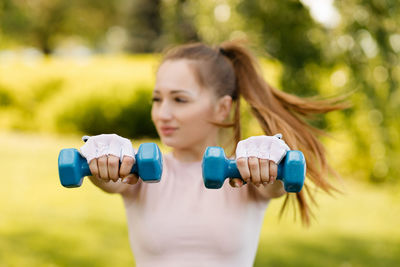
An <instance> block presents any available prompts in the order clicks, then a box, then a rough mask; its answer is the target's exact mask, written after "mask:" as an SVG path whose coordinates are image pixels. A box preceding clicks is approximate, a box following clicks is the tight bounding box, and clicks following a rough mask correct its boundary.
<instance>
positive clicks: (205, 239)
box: [122, 153, 269, 267]
mask: <svg viewBox="0 0 400 267" xmlns="http://www.w3.org/2000/svg"><path fill="white" fill-rule="evenodd" d="M252 191H253V190H250V187H249V186H247V185H245V186H243V187H242V188H233V187H231V186H230V185H229V181H228V180H225V183H224V185H223V187H222V188H221V189H207V188H205V186H204V183H203V178H202V172H201V161H198V162H189V163H188V162H181V161H178V160H177V159H175V158H174V157H173V155H172V154H171V153H170V154H166V155H164V156H163V174H162V178H161V182H159V183H153V184H152V183H143V182H142V181H141V180H139V182H138V183H137V184H136V185H134V186H132V189H130V190H128V191H127V192H125V193H124V194H123V195H122V196H123V200H124V204H125V208H126V215H127V221H128V230H129V240H130V244H131V248H132V251H133V254H134V257H135V261H136V265H137V266H138V267H148V266H149V267H157V266H163V267H179V266H185V267H191V266H193V267H195V266H207V267H213V266H218V267H220V266H227V267H228V266H229V267H234V266H238V267H239V266H240V267H245V266H252V265H253V262H254V258H255V255H256V252H257V246H258V241H259V234H260V230H261V226H262V222H263V218H264V213H265V210H266V208H267V205H268V202H269V200H268V199H261V198H260V197H259V196H258V195H256V193H255V192H252Z"/></svg>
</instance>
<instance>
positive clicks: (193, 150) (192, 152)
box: [172, 141, 217, 162]
mask: <svg viewBox="0 0 400 267" xmlns="http://www.w3.org/2000/svg"><path fill="white" fill-rule="evenodd" d="M216 145H217V142H216V141H209V142H205V143H204V144H199V145H196V146H193V147H189V148H174V149H173V150H172V155H173V156H174V158H175V159H177V160H179V161H182V162H196V161H201V160H203V155H204V151H205V150H206V148H207V147H208V146H216Z"/></svg>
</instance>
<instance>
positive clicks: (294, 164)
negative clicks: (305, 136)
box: [226, 150, 306, 192]
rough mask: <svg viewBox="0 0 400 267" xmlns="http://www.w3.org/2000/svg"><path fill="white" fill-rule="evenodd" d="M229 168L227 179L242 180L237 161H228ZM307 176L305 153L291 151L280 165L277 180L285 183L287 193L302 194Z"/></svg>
mask: <svg viewBox="0 0 400 267" xmlns="http://www.w3.org/2000/svg"><path fill="white" fill-rule="evenodd" d="M285 165H286V167H285ZM227 166H228V167H227V169H226V174H227V175H226V176H227V177H230V178H240V179H242V176H241V175H240V172H239V170H238V168H237V164H236V160H230V159H227ZM305 174H306V161H305V158H304V155H303V153H302V152H301V151H298V150H291V151H288V153H287V154H286V156H285V157H284V158H283V159H282V161H281V162H280V163H279V165H278V174H277V177H276V179H277V180H282V181H285V184H284V186H285V190H286V191H287V192H300V190H301V188H302V187H303V184H304V178H305ZM242 180H243V179H242Z"/></svg>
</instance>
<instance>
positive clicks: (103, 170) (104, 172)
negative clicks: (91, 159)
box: [97, 156, 110, 181]
mask: <svg viewBox="0 0 400 267" xmlns="http://www.w3.org/2000/svg"><path fill="white" fill-rule="evenodd" d="M97 166H98V168H99V178H100V179H102V180H104V181H109V180H110V179H109V175H108V164H107V156H101V157H100V158H98V159H97Z"/></svg>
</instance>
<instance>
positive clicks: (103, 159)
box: [97, 156, 107, 165]
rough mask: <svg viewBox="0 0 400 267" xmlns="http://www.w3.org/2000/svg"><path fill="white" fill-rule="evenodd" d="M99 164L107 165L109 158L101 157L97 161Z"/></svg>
mask: <svg viewBox="0 0 400 267" xmlns="http://www.w3.org/2000/svg"><path fill="white" fill-rule="evenodd" d="M97 162H98V164H101V165H103V164H107V157H106V156H101V157H99V158H98V159H97Z"/></svg>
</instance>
